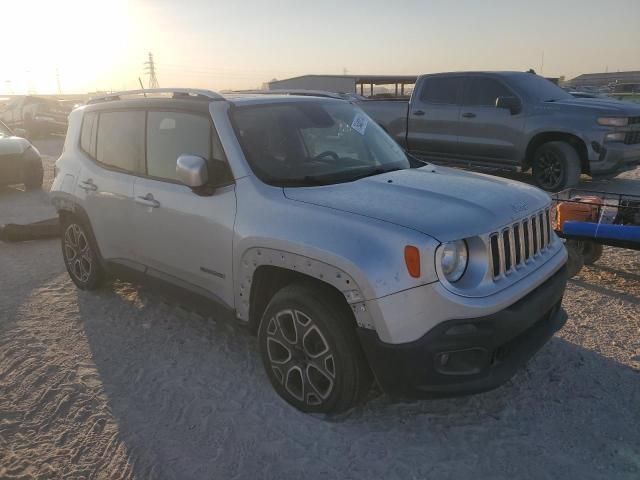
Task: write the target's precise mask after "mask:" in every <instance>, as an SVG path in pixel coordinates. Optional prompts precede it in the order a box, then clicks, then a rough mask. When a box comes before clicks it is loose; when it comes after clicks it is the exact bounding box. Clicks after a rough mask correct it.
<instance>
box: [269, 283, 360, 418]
mask: <svg viewBox="0 0 640 480" xmlns="http://www.w3.org/2000/svg"><path fill="white" fill-rule="evenodd" d="M258 344H259V347H260V354H261V356H262V362H263V365H264V368H265V370H266V373H267V376H268V377H269V381H270V382H271V385H272V386H273V388H274V389H275V391H276V392H277V393H278V395H280V396H281V397H282V398H283V399H284V400H285V401H287V402H288V403H289V404H291V405H292V406H294V407H295V408H297V409H298V410H300V411H302V412H308V413H340V412H344V411H346V410H349V409H350V408H352V407H353V406H355V405H357V404H358V403H359V402H360V401H361V400H362V398H363V397H364V395H366V393H367V392H368V391H369V388H370V387H371V381H372V376H371V372H370V370H369V367H368V364H367V361H366V360H365V357H364V353H363V352H362V349H361V347H360V343H359V341H358V338H357V335H356V330H355V327H354V324H353V317H352V314H351V312H350V310H349V308H348V306H347V305H346V303H345V302H344V301H341V299H340V298H339V297H337V295H334V294H333V292H332V291H330V290H328V289H327V288H324V287H323V286H321V285H315V284H312V283H308V284H307V283H303V284H292V285H288V286H286V287H284V288H282V289H281V290H280V291H278V292H277V293H276V294H275V295H274V297H273V298H272V299H271V301H270V302H269V305H268V306H267V308H266V310H265V312H264V315H263V316H262V320H261V322H260V327H259V329H258Z"/></svg>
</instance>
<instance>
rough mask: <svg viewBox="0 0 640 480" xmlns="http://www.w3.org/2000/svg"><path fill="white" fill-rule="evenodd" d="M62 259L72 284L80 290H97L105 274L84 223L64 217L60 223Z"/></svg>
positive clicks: (70, 217) (71, 217)
mask: <svg viewBox="0 0 640 480" xmlns="http://www.w3.org/2000/svg"><path fill="white" fill-rule="evenodd" d="M60 227H61V233H62V239H61V240H62V242H61V243H62V257H63V258H64V264H65V266H66V267H67V272H69V276H70V277H71V280H72V281H73V283H75V284H76V286H77V287H78V288H80V289H82V290H94V289H96V288H98V287H99V286H100V285H101V283H102V281H103V279H104V278H105V272H104V270H103V267H102V265H101V263H100V256H99V253H98V248H97V247H96V244H95V242H94V241H93V237H92V235H91V232H90V231H89V229H88V228H87V227H86V225H85V224H84V222H82V221H81V220H79V219H78V218H76V217H74V216H65V217H62V218H61V222H60Z"/></svg>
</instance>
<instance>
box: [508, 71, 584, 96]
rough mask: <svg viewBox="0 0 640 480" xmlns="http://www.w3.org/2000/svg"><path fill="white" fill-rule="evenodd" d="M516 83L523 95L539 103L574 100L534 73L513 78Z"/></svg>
mask: <svg viewBox="0 0 640 480" xmlns="http://www.w3.org/2000/svg"><path fill="white" fill-rule="evenodd" d="M513 80H514V83H515V84H516V86H517V87H519V89H520V90H521V91H523V93H525V94H526V95H528V96H530V97H532V98H533V99H534V100H537V101H539V102H555V101H556V100H565V99H569V98H573V97H572V95H571V94H570V93H567V92H565V91H564V90H563V89H561V88H560V87H559V86H557V85H556V84H554V83H553V82H551V81H550V80H547V79H546V78H544V77H540V76H538V75H536V74H533V73H523V74H520V75H517V76H514V77H513Z"/></svg>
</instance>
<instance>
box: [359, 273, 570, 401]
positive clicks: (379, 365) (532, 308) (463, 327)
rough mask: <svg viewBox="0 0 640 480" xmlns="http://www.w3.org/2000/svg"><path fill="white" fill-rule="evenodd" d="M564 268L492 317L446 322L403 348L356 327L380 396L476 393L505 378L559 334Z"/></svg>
mask: <svg viewBox="0 0 640 480" xmlns="http://www.w3.org/2000/svg"><path fill="white" fill-rule="evenodd" d="M566 283H567V272H566V267H562V269H561V270H559V271H558V272H557V273H555V274H554V275H553V276H552V277H550V278H549V279H548V280H547V281H546V282H544V283H543V284H541V285H540V286H538V287H537V288H536V289H535V290H533V291H532V292H530V293H529V294H528V295H527V296H525V297H523V298H521V299H520V300H518V301H517V302H516V303H514V304H513V305H511V306H509V307H507V308H505V309H504V310H501V311H499V312H497V313H494V314H491V315H487V316H484V317H480V318H474V319H459V320H449V321H446V322H443V323H441V324H439V325H437V326H436V327H435V328H433V329H432V330H430V331H429V332H427V333H426V334H425V335H424V336H423V337H422V338H420V339H418V340H416V341H413V342H409V343H403V344H390V343H385V342H383V341H381V340H380V338H379V337H378V335H377V333H376V332H375V331H373V330H367V329H364V328H360V329H358V334H359V337H360V342H361V344H362V347H363V349H364V352H365V354H366V356H367V358H368V360H369V365H370V367H371V369H372V370H373V373H374V374H375V376H376V379H377V380H378V383H379V385H380V387H381V388H382V389H383V390H384V392H385V393H387V394H389V395H392V396H396V397H405V398H416V397H417V398H425V397H426V398H429V397H447V396H456V395H466V394H471V393H478V392H483V391H487V390H491V389H493V388H496V387H498V386H500V385H501V384H503V383H504V382H506V381H507V380H509V379H510V378H511V377H512V376H513V375H514V373H515V372H516V370H517V369H518V368H520V367H521V366H522V365H523V364H524V363H525V362H526V361H527V360H529V359H530V358H531V357H532V356H533V355H534V354H535V353H536V352H537V351H538V350H539V349H540V348H541V347H542V346H543V345H544V344H545V343H546V342H547V341H548V340H549V339H550V338H551V337H552V336H553V334H554V333H555V332H557V331H558V330H560V329H561V328H562V326H563V325H564V324H565V322H566V320H567V315H566V313H565V312H564V310H563V309H562V307H561V306H560V304H561V302H562V296H563V294H564V290H565V286H566Z"/></svg>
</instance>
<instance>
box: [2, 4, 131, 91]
mask: <svg viewBox="0 0 640 480" xmlns="http://www.w3.org/2000/svg"><path fill="white" fill-rule="evenodd" d="M3 10H5V11H11V12H12V17H13V18H14V19H15V20H13V21H10V22H3V23H4V25H3V30H4V31H3V36H6V38H20V39H21V40H20V43H19V46H18V47H17V48H15V49H11V50H10V51H9V52H6V51H5V52H4V53H3V56H5V55H6V58H4V59H3V62H2V65H0V92H5V93H24V92H28V91H34V92H39V93H47V92H50V93H54V92H57V91H58V89H61V90H63V91H73V90H79V91H85V90H86V89H87V88H89V89H106V88H110V87H114V88H115V87H120V85H121V83H122V82H123V81H125V77H124V74H125V72H126V71H127V70H128V67H129V66H130V65H131V63H132V62H136V63H141V62H142V55H143V54H144V51H140V52H137V51H136V52H133V51H131V50H130V49H129V47H130V46H131V45H135V44H136V43H137V42H136V38H135V30H134V29H133V28H132V25H134V24H136V23H137V19H136V17H137V15H136V13H135V7H134V6H133V4H130V3H129V2H126V1H124V0H111V1H109V2H104V1H97V0H65V1H62V2H52V1H48V0H41V1H20V2H18V1H12V2H11V5H10V6H8V7H7V8H3ZM24 18H28V19H29V30H30V31H31V32H37V34H32V35H25V34H24V28H25V22H24V21H23V20H21V19H24Z"/></svg>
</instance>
